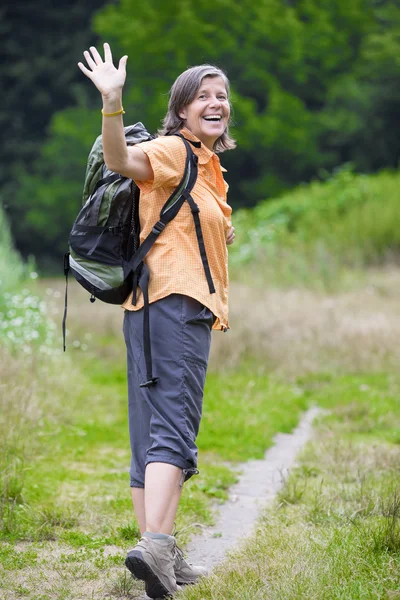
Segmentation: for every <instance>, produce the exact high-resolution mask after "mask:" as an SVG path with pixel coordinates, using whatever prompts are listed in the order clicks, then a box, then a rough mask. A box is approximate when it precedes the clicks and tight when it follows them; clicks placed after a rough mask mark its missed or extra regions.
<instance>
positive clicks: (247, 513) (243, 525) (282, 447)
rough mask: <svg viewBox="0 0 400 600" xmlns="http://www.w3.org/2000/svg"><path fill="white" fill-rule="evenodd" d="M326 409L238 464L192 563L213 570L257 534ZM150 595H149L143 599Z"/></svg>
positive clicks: (194, 545)
mask: <svg viewBox="0 0 400 600" xmlns="http://www.w3.org/2000/svg"><path fill="white" fill-rule="evenodd" d="M323 412H324V411H322V409H320V408H318V407H312V408H310V409H309V410H308V411H307V412H305V413H304V414H303V416H302V418H301V420H300V422H299V424H298V426H297V427H296V428H295V429H294V430H293V432H292V433H278V434H277V435H275V437H274V445H273V446H272V447H271V448H269V449H268V450H267V451H266V453H265V456H264V458H263V459H261V460H250V461H248V462H245V463H242V464H241V465H239V466H238V470H239V472H242V474H241V475H240V477H239V481H238V482H237V483H236V484H235V485H233V486H232V487H231V488H230V490H229V498H228V500H227V502H225V503H224V504H223V505H221V506H218V515H217V517H216V521H215V525H213V526H212V527H205V528H204V529H203V531H202V533H201V534H200V535H196V536H194V537H193V538H192V540H191V541H190V543H189V544H188V546H187V547H186V553H187V554H188V562H190V563H192V564H198V565H203V566H205V567H207V568H208V569H209V570H210V571H211V570H212V569H213V568H214V567H215V566H216V565H217V564H219V563H220V562H222V561H223V560H224V558H225V557H226V554H227V552H229V551H231V550H233V549H234V548H235V547H236V546H237V545H238V544H239V543H240V542H241V541H242V540H243V539H244V538H246V537H247V536H249V535H251V534H252V533H253V528H254V526H255V523H256V521H257V519H258V517H259V516H260V513H261V511H262V510H263V509H264V508H265V507H266V506H268V504H270V503H271V502H272V501H273V500H274V498H275V497H276V494H277V493H278V492H279V490H280V489H281V488H282V487H283V485H284V483H285V480H286V477H287V475H288V472H289V471H290V469H292V468H293V467H294V466H295V464H296V458H297V456H298V455H299V453H300V451H301V450H302V449H303V448H304V446H305V445H306V443H307V442H308V441H309V440H310V439H311V437H312V432H313V428H312V424H313V421H314V419H315V418H316V417H317V416H318V415H320V414H321V413H323ZM147 598H148V596H147V595H146V594H145V595H144V596H142V597H141V598H140V600H147ZM138 600H139V599H138Z"/></svg>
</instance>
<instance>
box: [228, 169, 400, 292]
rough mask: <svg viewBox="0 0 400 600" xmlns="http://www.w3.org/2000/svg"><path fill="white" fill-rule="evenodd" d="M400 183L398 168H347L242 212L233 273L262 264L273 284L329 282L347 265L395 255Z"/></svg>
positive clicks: (399, 241)
mask: <svg viewBox="0 0 400 600" xmlns="http://www.w3.org/2000/svg"><path fill="white" fill-rule="evenodd" d="M399 186H400V173H399V172H387V171H386V172H381V173H379V174H378V175H370V176H366V175H356V174H354V173H353V172H352V171H351V169H350V168H349V167H345V168H342V169H341V170H340V171H338V172H336V174H335V175H334V176H333V177H332V178H331V179H329V180H327V181H325V182H323V183H321V182H314V183H312V184H310V185H308V186H300V187H298V188H297V189H296V190H294V191H293V192H291V193H290V194H287V195H285V196H283V197H282V198H280V199H278V200H274V201H265V202H262V203H260V204H259V205H258V206H256V207H255V208H254V209H252V210H241V211H238V212H237V213H236V214H235V215H234V224H235V227H236V232H237V244H235V247H234V248H232V253H231V257H230V260H231V265H232V270H233V272H234V273H235V272H237V271H238V270H240V271H241V272H242V271H243V268H244V266H245V265H247V264H249V263H252V264H254V263H255V264H257V265H258V266H259V267H260V269H262V274H263V279H264V280H265V279H266V278H267V280H268V281H271V280H272V281H273V282H274V283H295V282H296V283H298V282H300V281H303V282H305V283H310V282H311V281H312V280H318V281H319V282H322V283H323V284H327V285H330V284H331V283H332V282H333V281H334V280H335V278H337V277H338V276H339V272H340V271H341V270H343V269H346V268H350V269H358V268H360V269H363V268H365V267H369V266H376V265H382V264H385V263H388V262H389V261H392V262H393V261H395V260H396V259H397V257H398V256H399V255H400V230H399V228H398V226H397V222H398V209H399ZM252 272H254V269H253V268H252Z"/></svg>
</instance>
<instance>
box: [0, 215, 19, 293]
mask: <svg viewBox="0 0 400 600" xmlns="http://www.w3.org/2000/svg"><path fill="white" fill-rule="evenodd" d="M22 274H23V264H22V261H21V259H20V257H19V255H18V254H17V253H16V251H15V250H14V247H13V245H12V241H11V234H10V230H9V227H8V222H7V219H6V215H5V213H4V210H3V207H2V206H1V204H0V290H1V291H2V292H4V290H7V289H11V288H13V287H14V286H15V285H16V283H17V282H18V281H19V280H20V279H21V277H22Z"/></svg>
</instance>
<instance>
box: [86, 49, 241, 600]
mask: <svg viewBox="0 0 400 600" xmlns="http://www.w3.org/2000/svg"><path fill="white" fill-rule="evenodd" d="M84 56H85V58H86V61H87V65H88V66H87V67H86V66H84V65H83V64H82V63H78V66H79V68H80V69H81V71H82V72H83V73H84V74H85V75H86V76H87V77H88V78H89V79H91V81H92V82H93V83H94V84H95V86H96V87H97V88H98V90H99V91H100V92H101V94H102V98H103V109H102V114H103V127H102V136H103V149H104V160H105V163H106V165H107V167H108V168H109V169H111V170H112V171H115V172H117V173H120V174H121V175H124V176H126V177H129V178H132V179H133V180H134V181H135V182H136V183H137V185H138V186H139V188H140V190H141V196H140V224H141V242H142V241H143V239H144V238H145V237H146V236H147V234H148V233H149V232H150V231H151V229H152V227H153V225H154V223H156V222H157V220H158V216H159V213H160V209H161V207H162V206H163V205H164V203H165V201H166V200H167V199H168V198H169V196H170V194H171V193H172V191H173V190H174V189H175V188H176V187H177V185H178V184H179V182H180V180H181V178H182V175H183V172H184V168H185V159H186V149H185V145H184V143H183V141H182V140H181V139H180V138H179V137H178V136H175V135H171V134H174V133H180V134H181V135H183V136H184V137H185V138H186V139H187V140H188V141H189V142H190V144H191V145H192V148H193V152H194V153H195V154H196V155H197V157H198V176H197V181H196V184H195V186H194V188H193V191H192V197H193V199H194V201H195V202H196V203H197V205H198V206H199V208H200V219H201V227H202V231H203V237H204V245H205V248H206V252H207V258H208V263H209V267H210V270H211V274H212V280H213V284H214V287H215V293H212V294H211V293H210V288H209V285H208V282H207V280H206V276H205V273H204V269H203V264H202V259H201V256H200V253H199V247H198V242H197V238H196V231H195V226H194V223H193V219H192V214H191V210H190V207H189V205H188V204H187V203H186V202H185V203H184V204H183V206H182V208H181V209H180V211H179V213H178V215H177V216H176V217H175V219H174V220H173V221H171V223H169V224H168V226H167V227H166V228H165V230H164V231H163V232H162V235H160V236H159V238H158V239H157V241H156V243H155V244H154V246H153V247H152V249H151V251H150V252H149V254H148V255H147V257H146V264H147V266H148V267H149V269H150V273H151V279H150V286H149V297H150V302H151V304H150V319H151V350H152V356H153V364H154V368H155V371H156V374H157V375H158V377H159V381H158V383H157V385H155V386H152V387H140V384H141V383H143V380H144V376H145V373H146V368H145V365H144V353H143V339H142V331H143V322H142V319H143V298H141V297H140V296H138V299H137V302H136V305H135V306H134V305H133V304H132V297H129V298H128V299H127V300H126V302H125V303H124V305H123V307H124V308H125V318H124V335H125V341H126V345H127V357H128V392H129V428H130V437H131V448H132V461H131V470H130V476H131V482H130V485H131V489H132V501H133V506H134V510H135V513H136V517H137V520H138V523H139V527H140V531H141V534H142V538H141V540H140V541H139V543H138V544H137V545H136V547H135V548H134V549H133V550H131V551H130V552H129V553H128V556H127V559H126V565H127V567H128V568H129V569H130V571H131V572H132V573H133V575H134V576H135V577H137V578H138V579H142V580H144V581H145V584H146V592H147V594H148V595H149V596H150V597H151V598H158V597H165V596H167V595H171V594H173V593H174V592H175V591H176V590H177V589H178V585H179V584H186V583H194V582H195V581H196V578H197V577H199V576H200V575H203V574H205V569H202V568H201V567H192V566H190V565H189V564H188V563H186V561H185V560H184V559H183V556H182V553H181V552H180V551H179V549H177V548H176V543H175V538H174V537H173V536H172V535H171V534H172V530H173V524H174V519H175V515H176V511H177V508H178V504H179V499H180V495H181V490H182V485H183V482H184V481H186V480H187V479H189V477H191V476H192V475H194V474H196V473H198V471H197V448H196V444H195V441H196V436H197V433H198V429H199V425H200V418H201V410H202V399H203V389H204V380H205V375H206V369H207V362H208V355H209V348H210V337H211V336H210V333H211V329H212V328H213V329H219V330H224V331H226V330H227V329H228V318H227V315H228V306H227V302H228V273H227V250H226V244H231V243H232V242H233V240H234V237H235V233H234V228H233V227H232V224H231V221H230V215H231V212H232V211H231V208H230V207H229V205H228V204H227V203H226V191H227V184H226V183H225V181H224V179H223V176H222V170H224V169H222V167H221V165H220V163H219V159H218V157H217V155H216V154H215V152H216V151H217V152H222V151H224V150H227V149H231V148H234V147H235V142H234V140H232V138H230V137H229V133H228V126H229V120H230V102H229V82H228V79H227V78H226V76H225V74H224V73H223V72H222V71H220V70H219V69H217V68H216V67H213V66H210V65H201V66H199V67H193V68H191V69H188V70H187V71H185V72H184V73H182V74H181V75H180V76H179V77H178V79H177V80H176V81H175V83H174V85H173V86H172V88H171V94H170V101H169V106H168V112H167V115H166V117H165V118H164V123H163V129H162V130H161V131H160V132H159V133H160V134H161V135H160V137H158V138H156V139H154V140H151V141H149V142H144V143H141V144H139V145H136V146H129V147H127V145H126V142H125V137H124V130H123V121H122V115H123V114H124V111H123V108H122V88H123V86H124V83H125V77H126V62H127V58H128V57H127V56H124V57H123V58H121V60H120V62H119V66H118V69H117V68H116V67H114V65H113V60H112V55H111V50H110V47H109V45H108V44H104V60H103V59H102V57H101V56H100V54H99V52H98V51H97V50H96V48H94V47H91V48H90V52H89V51H85V52H84ZM168 134H169V135H168Z"/></svg>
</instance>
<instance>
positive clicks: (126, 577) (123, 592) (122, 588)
mask: <svg viewBox="0 0 400 600" xmlns="http://www.w3.org/2000/svg"><path fill="white" fill-rule="evenodd" d="M134 587H135V585H134V582H133V579H132V575H130V574H129V573H128V572H127V571H124V572H123V573H121V574H120V575H118V577H116V578H115V579H114V580H113V581H112V582H111V584H110V587H109V594H110V595H111V596H115V597H116V598H127V597H129V594H130V592H132V591H133V589H134Z"/></svg>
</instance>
